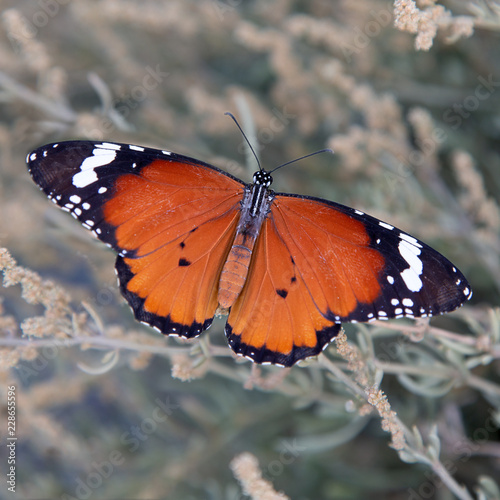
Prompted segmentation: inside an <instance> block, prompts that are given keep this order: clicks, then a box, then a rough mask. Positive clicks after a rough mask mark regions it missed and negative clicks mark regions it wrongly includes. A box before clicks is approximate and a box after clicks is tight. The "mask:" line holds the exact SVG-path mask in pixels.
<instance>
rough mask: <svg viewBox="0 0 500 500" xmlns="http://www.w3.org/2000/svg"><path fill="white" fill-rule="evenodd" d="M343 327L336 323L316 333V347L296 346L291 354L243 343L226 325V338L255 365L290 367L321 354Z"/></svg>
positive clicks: (229, 326)
mask: <svg viewBox="0 0 500 500" xmlns="http://www.w3.org/2000/svg"><path fill="white" fill-rule="evenodd" d="M341 327H342V325H341V324H339V323H334V324H333V325H331V326H328V327H326V328H323V329H322V330H320V331H318V332H316V335H317V343H316V345H315V346H314V347H301V346H294V347H293V348H292V350H291V351H290V352H289V353H281V352H277V351H272V350H270V349H267V348H266V347H265V346H263V347H260V348H258V347H254V346H251V345H249V344H246V343H244V342H242V341H241V336H240V335H237V334H235V333H233V330H232V328H231V325H229V323H226V337H227V341H228V343H229V346H230V347H231V349H232V350H233V351H234V352H235V353H236V354H237V355H239V356H244V357H245V358H249V359H250V360H252V361H253V362H254V363H258V364H272V365H277V366H282V367H290V366H293V365H295V364H296V363H298V362H299V361H302V360H304V359H306V358H310V357H312V356H317V355H318V354H320V353H321V352H322V351H323V350H324V349H325V348H326V347H327V346H328V344H329V343H330V342H331V341H332V340H333V339H334V338H335V337H336V336H337V335H338V334H339V332H340V330H341Z"/></svg>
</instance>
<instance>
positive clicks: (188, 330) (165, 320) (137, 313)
mask: <svg viewBox="0 0 500 500" xmlns="http://www.w3.org/2000/svg"><path fill="white" fill-rule="evenodd" d="M115 267H116V272H117V275H118V281H119V284H120V291H121V293H122V295H123V296H124V297H125V299H126V301H127V302H128V304H129V305H130V307H131V308H132V311H133V313H134V317H135V319H136V320H137V321H139V322H141V323H143V324H145V325H149V326H151V327H152V328H154V329H155V330H157V331H159V332H160V333H162V334H163V335H175V336H177V337H184V338H187V339H192V338H195V337H198V336H199V335H200V334H201V333H202V332H204V331H205V330H208V328H210V326H211V325H212V321H213V317H212V318H208V319H206V320H205V321H204V322H203V323H198V322H196V321H193V322H192V323H190V324H183V323H178V322H175V321H172V319H171V318H170V315H168V316H159V315H157V314H154V313H151V312H149V311H146V309H145V308H144V302H145V299H143V298H141V297H139V295H137V294H135V293H133V292H131V291H130V290H129V289H128V288H127V284H128V282H129V281H130V280H131V279H132V277H133V276H134V275H133V273H132V272H131V271H130V268H129V266H128V265H127V263H126V262H125V260H124V258H123V257H121V256H120V255H119V256H118V257H117V259H116V266H115Z"/></svg>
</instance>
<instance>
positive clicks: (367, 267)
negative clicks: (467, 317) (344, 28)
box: [26, 141, 472, 366]
mask: <svg viewBox="0 0 500 500" xmlns="http://www.w3.org/2000/svg"><path fill="white" fill-rule="evenodd" d="M26 161H27V164H28V169H29V172H30V174H31V176H32V178H33V180H34V181H35V183H36V184H38V186H39V187H40V188H41V189H42V190H43V191H44V192H45V194H46V195H47V196H48V197H49V198H50V199H51V200H52V201H53V202H54V203H56V204H57V205H59V206H60V207H61V208H62V209H63V210H65V211H67V212H70V213H71V215H73V216H74V217H75V218H76V219H78V220H79V221H80V222H81V223H82V225H83V226H84V227H86V228H87V229H89V230H91V231H92V233H93V234H94V235H95V236H96V237H97V238H99V239H100V240H101V241H103V242H104V243H106V244H107V245H108V246H110V247H111V248H112V249H113V250H115V252H117V254H118V256H117V259H116V273H117V275H118V281H119V286H120V290H121V293H122V294H123V296H124V297H125V299H126V300H127V302H128V303H129V304H130V306H131V308H132V310H133V312H134V315H135V317H136V319H137V320H139V321H141V322H142V323H146V324H148V325H150V326H152V327H153V328H155V329H157V330H158V331H160V332H161V333H163V334H166V335H177V336H180V337H185V338H193V337H197V336H198V335H200V333H201V332H203V331H204V330H206V329H208V328H209V327H210V326H211V324H212V321H213V318H214V316H215V315H216V314H228V318H227V323H226V326H225V333H226V336H227V340H228V343H229V346H230V347H231V348H232V349H233V351H234V352H235V353H237V354H239V355H242V356H245V357H247V358H250V359H251V360H253V361H254V362H256V363H272V364H276V365H281V366H292V365H293V364H295V363H296V362H297V361H300V360H302V359H304V358H307V357H310V356H315V355H317V354H319V353H320V352H321V351H322V350H323V349H324V348H325V347H326V346H327V345H328V344H329V342H330V341H331V340H332V339H333V338H334V337H335V336H336V335H337V334H338V333H339V331H340V329H341V324H342V323H344V322H351V323H354V322H369V321H373V320H376V319H379V320H386V319H389V318H401V317H411V318H415V317H427V316H432V315H436V314H442V313H445V312H449V311H452V310H454V309H456V308H457V307H459V306H461V305H462V304H463V303H464V302H465V301H466V300H468V299H469V298H470V297H471V295H472V291H471V288H470V286H469V284H468V283H467V280H466V279H465V277H464V275H463V274H462V273H461V272H460V271H459V270H458V269H457V268H456V267H455V266H454V265H453V264H452V263H451V262H450V261H448V260H447V259H446V258H445V257H443V256H442V255H441V254H439V253H438V252H437V251H435V250H433V249H432V248H430V247H429V246H427V245H426V244H425V243H423V242H421V241H419V240H417V239H416V238H414V237H413V236H410V235H408V234H407V233H405V232H403V231H401V230H400V229H397V228H396V227H394V226H392V225H390V224H387V223H385V222H382V221H380V220H378V219H375V218H374V217H371V216H369V215H367V214H365V213H363V212H361V211H359V210H356V209H354V208H349V207H346V206H343V205H340V204H337V203H334V202H331V201H327V200H323V199H320V198H314V197H311V196H302V195H298V194H287V193H275V192H274V191H273V190H271V189H270V186H271V183H272V181H273V179H272V176H271V174H270V172H267V171H265V170H263V169H262V168H260V169H259V170H258V171H257V172H256V173H255V174H254V176H253V182H252V183H250V184H245V183H244V182H242V181H241V180H239V179H237V178H236V177H234V176H232V175H230V174H228V173H226V172H224V171H222V170H220V169H219V168H217V167H214V166H212V165H209V164H207V163H204V162H202V161H199V160H196V159H193V158H189V157H187V156H182V155H179V154H176V153H173V152H171V151H165V150H156V149H150V148H146V147H141V146H134V145H128V144H117V143H111V142H92V141H69V142H60V143H55V144H48V145H45V146H42V147H40V148H38V149H36V150H35V151H33V152H32V153H30V154H28V156H27V159H26Z"/></svg>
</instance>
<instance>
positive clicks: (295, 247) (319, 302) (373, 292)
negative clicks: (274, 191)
mask: <svg viewBox="0 0 500 500" xmlns="http://www.w3.org/2000/svg"><path fill="white" fill-rule="evenodd" d="M272 219H273V222H274V224H275V226H276V229H277V231H278V232H279V234H280V235H281V237H282V239H283V243H284V244H285V245H286V246H287V248H288V249H289V252H290V255H291V256H292V257H293V260H294V262H295V264H296V266H297V268H298V269H300V274H301V277H302V279H303V280H304V283H305V285H306V286H307V288H308V290H309V293H310V295H311V297H314V302H315V304H316V306H317V308H318V309H319V311H321V314H322V315H323V316H325V317H327V318H329V319H332V320H333V319H335V320H337V318H339V317H340V318H345V317H347V316H348V315H349V314H350V313H352V312H353V311H354V310H355V309H356V307H358V304H371V303H372V302H373V301H374V300H375V299H376V298H377V297H379V296H380V294H381V292H382V289H381V286H380V279H379V278H380V274H381V273H382V271H383V269H384V266H385V259H384V257H383V256H382V254H381V253H380V252H378V251H377V250H376V249H374V248H370V246H369V245H370V237H369V235H368V234H367V232H366V228H365V226H364V225H363V224H362V223H361V222H359V221H357V220H355V219H354V218H352V217H350V216H349V215H347V214H344V213H342V212H339V211H336V210H332V208H331V207H329V206H328V205H326V204H323V206H322V203H319V202H318V201H317V200H310V199H307V198H299V197H293V196H290V197H288V196H278V197H276V200H275V204H274V206H273V209H272Z"/></svg>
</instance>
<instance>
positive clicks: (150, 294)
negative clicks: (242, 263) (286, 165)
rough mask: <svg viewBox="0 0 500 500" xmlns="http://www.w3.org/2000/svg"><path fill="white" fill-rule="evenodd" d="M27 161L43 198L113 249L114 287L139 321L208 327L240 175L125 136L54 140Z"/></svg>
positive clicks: (186, 332)
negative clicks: (119, 139)
mask: <svg viewBox="0 0 500 500" xmlns="http://www.w3.org/2000/svg"><path fill="white" fill-rule="evenodd" d="M27 161H28V167H29V171H30V173H31V175H32V177H33V179H34V180H35V182H36V183H37V184H38V185H39V186H40V187H41V189H42V190H43V191H44V192H45V193H46V194H47V195H48V196H49V198H50V199H52V201H54V202H55V203H57V204H58V205H59V206H60V207H61V208H63V209H64V210H66V211H69V212H70V213H71V214H72V215H73V216H74V217H75V218H77V219H78V220H79V221H80V222H81V223H82V224H83V225H84V226H85V227H87V228H88V229H90V230H91V231H92V232H93V233H94V235H95V236H97V237H98V238H99V239H100V240H102V241H104V242H105V243H107V244H108V245H109V246H111V247H112V248H113V249H114V250H115V251H116V252H118V254H119V256H118V258H117V264H116V269H117V273H118V278H119V281H120V288H121V291H122V293H123V295H124V296H125V297H126V299H127V301H128V302H129V304H130V305H131V306H132V308H133V310H134V314H135V316H136V318H137V319H138V320H140V321H143V322H146V323H149V324H151V325H152V326H154V327H156V328H158V329H159V330H160V331H162V332H163V333H166V334H176V335H182V336H186V337H192V336H195V335H197V334H199V333H200V332H201V331H202V330H204V329H206V328H208V326H210V324H211V322H212V318H213V316H214V312H215V310H216V308H217V293H216V292H217V285H218V277H219V274H220V270H221V268H222V265H223V264H224V261H225V258H226V256H227V253H228V252H229V249H230V245H231V242H232V239H233V237H234V231H235V228H236V224H237V219H238V209H239V201H240V199H241V196H242V192H243V183H241V182H240V181H239V180H237V179H235V178H234V177H232V176H230V175H228V174H226V173H224V172H223V171H221V170H219V169H217V168H215V167H212V166H210V165H208V164H205V163H202V162H199V161H197V160H194V159H192V158H188V157H184V156H180V155H176V154H174V153H170V152H168V151H159V150H154V149H148V148H143V147H139V146H131V145H125V144H112V143H94V142H88V141H74V142H65V143H59V144H51V145H47V146H43V147H42V148H39V149H38V150H36V151H34V152H32V153H30V155H28V158H27Z"/></svg>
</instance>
